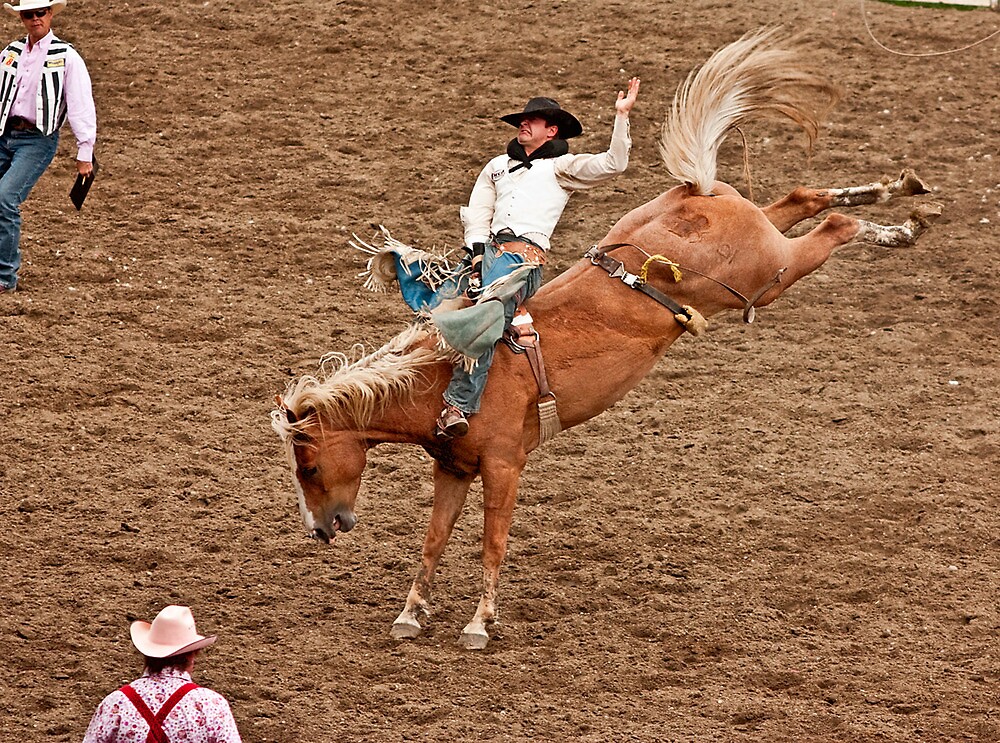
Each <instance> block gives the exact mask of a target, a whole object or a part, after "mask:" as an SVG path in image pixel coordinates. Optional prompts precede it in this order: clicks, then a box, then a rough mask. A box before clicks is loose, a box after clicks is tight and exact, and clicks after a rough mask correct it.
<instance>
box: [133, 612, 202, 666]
mask: <svg viewBox="0 0 1000 743" xmlns="http://www.w3.org/2000/svg"><path fill="white" fill-rule="evenodd" d="M152 628H153V625H151V624H150V623H149V622H142V621H135V622H132V625H131V626H130V627H129V635H130V636H131V637H132V644H133V645H135V649H136V650H138V651H139V652H140V653H142V654H143V655H145V656H146V657H147V658H172V657H173V656H175V655H181V654H182V653H190V652H192V651H194V650H201V649H202V648H207V647H208V646H209V645H212V644H213V643H214V642H215V641H216V640H217V639H218V635H210V636H208V637H205V636H204V635H195V637H196V638H197V639H196V640H194V641H193V642H189V643H185V644H183V645H177V644H168V645H165V644H163V643H159V642H154V641H153V640H151V639H150V637H149V633H150V630H152Z"/></svg>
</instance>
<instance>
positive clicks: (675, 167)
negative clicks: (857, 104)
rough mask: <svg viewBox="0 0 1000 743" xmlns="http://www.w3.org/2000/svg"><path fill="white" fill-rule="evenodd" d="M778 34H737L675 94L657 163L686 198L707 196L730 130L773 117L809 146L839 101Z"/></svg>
mask: <svg viewBox="0 0 1000 743" xmlns="http://www.w3.org/2000/svg"><path fill="white" fill-rule="evenodd" d="M778 32H779V29H777V28H772V29H765V30H763V31H756V32H752V33H747V34H744V35H743V36H742V37H741V38H740V39H738V40H736V41H734V42H733V43H732V44H729V45H728V46H725V47H723V48H722V49H720V50H719V51H717V52H715V54H713V55H712V56H711V57H710V58H709V60H708V61H707V62H705V64H704V65H703V66H702V68H701V69H700V70H697V71H696V72H692V73H691V74H690V75H688V77H687V80H685V81H684V83H683V84H682V85H681V86H680V87H679V88H678V89H677V93H676V94H675V95H674V102H673V105H672V106H671V109H670V113H669V114H668V115H667V118H666V119H665V120H664V122H663V127H662V130H661V133H660V141H659V147H660V155H661V156H662V157H663V162H664V163H665V164H666V166H667V171H668V172H669V173H670V175H671V176H673V177H674V178H676V179H677V180H679V181H681V182H682V183H686V184H688V186H689V187H690V188H691V189H692V192H693V193H697V194H707V193H709V192H710V191H711V190H712V185H713V183H714V182H715V180H716V177H715V174H716V162H717V159H718V154H719V147H720V146H721V145H722V143H723V141H724V140H725V138H726V135H728V134H729V132H730V131H732V130H733V129H734V128H736V127H738V126H740V125H741V124H744V123H746V122H747V121H750V120H752V119H755V118H759V117H761V116H763V115H767V114H779V115H781V116H785V117H787V118H789V119H791V120H792V121H794V122H795V123H796V124H798V125H799V126H800V127H801V128H802V129H803V130H804V131H805V133H806V136H807V137H808V139H809V145H810V146H811V145H812V143H813V141H814V140H815V139H816V136H817V134H818V133H819V122H820V120H821V119H822V118H823V116H825V114H826V113H827V111H829V109H830V108H831V107H832V106H833V105H834V104H835V103H836V102H837V101H838V100H839V99H840V89H839V88H838V87H837V86H836V85H834V84H833V83H831V82H830V81H829V80H827V79H826V78H825V77H823V76H821V75H819V74H817V73H815V72H812V71H810V70H808V69H806V68H805V67H804V65H803V63H802V56H803V54H802V52H801V51H800V48H799V44H798V42H797V41H796V40H794V39H789V38H784V37H781V36H779V33H778Z"/></svg>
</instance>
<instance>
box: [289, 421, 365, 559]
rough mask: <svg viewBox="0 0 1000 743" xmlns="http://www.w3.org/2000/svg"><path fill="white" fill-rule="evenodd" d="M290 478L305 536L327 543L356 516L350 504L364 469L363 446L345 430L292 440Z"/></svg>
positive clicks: (344, 529)
mask: <svg viewBox="0 0 1000 743" xmlns="http://www.w3.org/2000/svg"><path fill="white" fill-rule="evenodd" d="M292 453H293V461H292V467H293V472H292V476H293V477H292V479H293V481H294V482H295V490H296V491H297V493H298V496H299V512H300V513H301V514H302V522H303V524H305V527H306V530H307V531H308V532H309V535H310V536H311V537H313V538H314V539H318V540H320V541H321V542H326V543H327V544H329V543H330V541H331V540H333V539H334V538H335V537H336V535H337V532H338V531H350V530H351V529H353V528H354V525H355V524H356V523H357V521H358V518H357V516H356V515H355V514H354V503H355V501H356V500H357V497H358V489H359V488H360V487H361V474H362V472H364V469H365V447H364V446H363V445H362V444H361V442H359V441H357V440H356V439H355V438H354V437H353V436H350V435H349V434H348V433H347V432H338V433H334V434H331V435H327V436H323V435H322V434H321V435H320V436H319V437H318V438H311V437H310V438H308V439H306V440H299V441H296V442H295V443H294V444H293V446H292Z"/></svg>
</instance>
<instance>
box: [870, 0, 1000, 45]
mask: <svg viewBox="0 0 1000 743" xmlns="http://www.w3.org/2000/svg"><path fill="white" fill-rule="evenodd" d="M860 1H861V20H863V21H864V22H865V30H866V31H868V35H869V36H870V37H871V40H872V41H874V42H875V44H876V45H877V46H878V47H880V48H881V49H884V50H885V51H887V52H889V54H896V55H899V56H900V57H940V56H942V55H944V54H955V53H956V52H964V51H965V50H966V49H971V48H972V47H974V46H978V45H979V44H982V43H983V42H986V41H989V40H990V39H992V38H993V37H994V36H996V35H997V34H1000V28H998V29H997V30H996V31H994V32H993V33H991V34H990V35H989V36H987V37H986V38H984V39H980V40H979V41H974V42H972V43H971V44H966V45H965V46H963V47H959V48H958V49H948V50H947V51H943V52H900V51H896V50H895V49H890V48H889V47H887V46H886V45H885V44H883V43H882V42H881V41H879V40H878V39H876V38H875V34H873V33H872V28H871V26H870V25H868V14H867V13H866V12H865V0H860Z"/></svg>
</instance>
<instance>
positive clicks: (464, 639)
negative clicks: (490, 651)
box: [458, 632, 490, 650]
mask: <svg viewBox="0 0 1000 743" xmlns="http://www.w3.org/2000/svg"><path fill="white" fill-rule="evenodd" d="M458 644H459V645H461V646H462V647H463V648H465V649H466V650H484V649H485V648H486V646H487V645H489V644H490V636H489V635H488V634H486V633H485V632H483V633H482V634H479V633H478V632H463V633H462V636H461V637H459V638H458Z"/></svg>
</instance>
